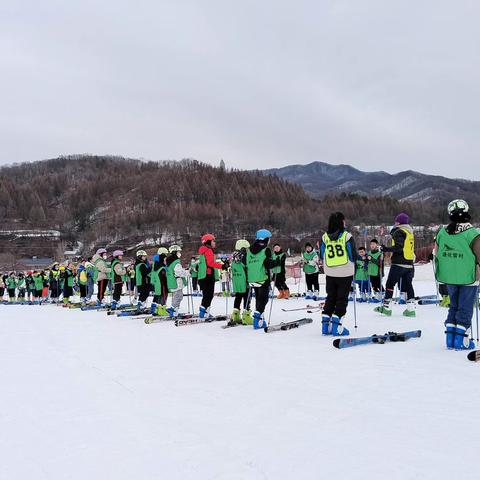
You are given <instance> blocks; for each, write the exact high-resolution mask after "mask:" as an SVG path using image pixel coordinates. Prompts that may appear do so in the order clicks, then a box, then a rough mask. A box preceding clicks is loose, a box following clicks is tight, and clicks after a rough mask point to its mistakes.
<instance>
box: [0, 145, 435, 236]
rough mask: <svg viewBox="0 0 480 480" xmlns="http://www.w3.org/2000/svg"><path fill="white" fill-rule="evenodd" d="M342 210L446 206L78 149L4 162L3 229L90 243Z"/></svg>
mask: <svg viewBox="0 0 480 480" xmlns="http://www.w3.org/2000/svg"><path fill="white" fill-rule="evenodd" d="M334 210H342V211H344V213H345V214H346V216H347V218H348V219H349V224H350V225H355V224H360V223H366V224H369V225H378V224H381V223H387V224H391V223H392V218H393V216H394V215H395V214H396V213H398V212H399V211H400V210H406V211H407V212H409V213H410V214H411V215H412V217H413V219H414V222H415V223H416V224H423V223H432V222H437V221H439V220H440V210H439V209H438V208H436V207H435V208H434V207H431V206H430V205H429V204H428V203H426V202H424V203H417V204H415V205H412V204H408V203H401V202H399V201H398V200H395V199H393V198H390V197H374V198H367V197H365V196H360V195H356V194H346V193H343V194H340V195H338V196H327V197H325V198H323V199H322V200H316V199H314V198H312V197H311V196H310V195H309V194H307V193H306V192H305V191H304V190H303V188H302V187H301V186H299V185H295V184H292V183H289V182H287V181H286V180H283V179H279V178H276V177H273V176H268V175H264V174H262V173H259V172H247V171H236V170H225V169H222V168H216V167H212V166H210V165H206V164H202V163H200V162H197V161H195V160H184V161H181V162H144V161H139V160H132V159H126V158H119V157H100V156H90V155H77V156H70V157H61V158H56V159H51V160H44V161H38V162H33V163H27V164H21V165H14V166H9V167H4V168H2V169H0V221H1V222H2V225H3V228H4V229H5V228H17V229H18V228H26V227H28V228H54V229H57V230H59V231H61V232H62V235H63V236H64V237H65V238H67V239H72V240H80V241H82V242H86V244H87V245H93V244H98V243H107V244H108V243H110V244H113V243H118V242H120V243H121V242H122V241H127V240H128V241H130V240H134V239H136V240H139V241H141V239H143V238H147V237H161V236H162V235H164V236H165V235H167V236H172V235H173V236H180V237H182V238H186V239H188V238H190V237H191V238H197V237H198V235H200V234H201V233H203V232H206V231H213V232H216V233H217V235H218V236H219V237H220V238H226V239H227V238H228V239H233V238H235V237H236V236H238V235H246V236H247V238H248V237H250V236H251V235H252V233H253V232H254V231H255V230H256V229H257V228H259V227H266V228H270V229H272V230H273V231H274V232H275V233H276V234H277V236H280V237H283V238H297V239H299V240H300V239H301V238H307V237H311V236H314V235H317V234H319V233H320V232H321V231H322V230H323V229H324V228H325V226H326V221H327V218H328V215H329V213H330V212H331V211H334Z"/></svg>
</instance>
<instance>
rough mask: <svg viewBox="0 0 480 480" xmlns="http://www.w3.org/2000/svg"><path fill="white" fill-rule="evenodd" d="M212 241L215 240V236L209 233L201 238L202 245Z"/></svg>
mask: <svg viewBox="0 0 480 480" xmlns="http://www.w3.org/2000/svg"><path fill="white" fill-rule="evenodd" d="M212 240H215V236H214V235H212V234H211V233H206V234H205V235H203V237H202V243H207V242H208V241H210V242H211V241H212Z"/></svg>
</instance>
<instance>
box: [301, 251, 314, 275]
mask: <svg viewBox="0 0 480 480" xmlns="http://www.w3.org/2000/svg"><path fill="white" fill-rule="evenodd" d="M316 254H317V253H316V252H315V250H312V251H311V252H310V253H308V252H303V259H304V260H305V263H304V264H303V272H304V273H316V272H317V269H316V268H315V266H314V265H308V263H307V262H311V261H312V260H313V259H314V258H315V255H316Z"/></svg>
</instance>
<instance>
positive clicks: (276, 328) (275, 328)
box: [263, 318, 313, 333]
mask: <svg viewBox="0 0 480 480" xmlns="http://www.w3.org/2000/svg"><path fill="white" fill-rule="evenodd" d="M312 322H313V319H312V318H300V319H298V320H293V321H291V322H281V323H278V324H277V325H267V326H266V327H265V328H264V329H263V331H264V332H265V333H271V332H281V331H285V330H291V329H292V328H298V327H300V326H301V325H308V324H309V323H312Z"/></svg>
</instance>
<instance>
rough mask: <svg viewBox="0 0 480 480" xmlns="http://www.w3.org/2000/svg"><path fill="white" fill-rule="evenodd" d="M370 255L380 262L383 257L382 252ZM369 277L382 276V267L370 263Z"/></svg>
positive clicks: (370, 253)
mask: <svg viewBox="0 0 480 480" xmlns="http://www.w3.org/2000/svg"><path fill="white" fill-rule="evenodd" d="M368 255H369V256H370V257H372V258H373V259H375V260H378V259H379V258H380V257H381V256H382V252H380V251H378V252H368ZM368 275H370V277H378V276H379V275H380V265H377V264H375V263H373V262H368Z"/></svg>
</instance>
